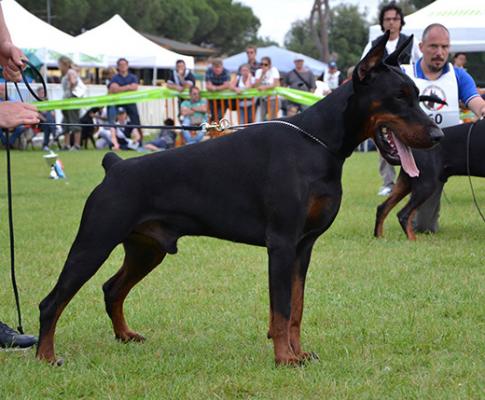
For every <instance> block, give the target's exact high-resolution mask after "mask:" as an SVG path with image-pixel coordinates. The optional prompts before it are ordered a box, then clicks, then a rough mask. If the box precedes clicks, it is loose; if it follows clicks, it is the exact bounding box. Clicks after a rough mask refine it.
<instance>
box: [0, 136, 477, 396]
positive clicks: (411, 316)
mask: <svg viewBox="0 0 485 400" xmlns="http://www.w3.org/2000/svg"><path fill="white" fill-rule="evenodd" d="M302 140H304V139H302ZM103 155H104V152H102V151H94V150H88V151H80V152H64V153H60V158H61V159H62V161H63V163H64V166H65V170H66V173H67V174H68V178H69V179H68V180H67V181H52V180H49V179H47V176H48V168H47V165H46V164H45V162H44V160H43V159H42V153H41V152H40V151H24V152H20V151H15V152H12V154H11V156H12V167H13V168H12V173H13V179H12V183H13V204H14V222H15V234H16V236H15V238H16V266H17V283H18V285H19V289H20V296H21V304H22V307H23V317H24V319H23V321H24V327H25V329H26V330H27V332H28V333H37V331H38V308H37V306H38V304H39V302H40V301H41V300H42V299H43V298H44V297H45V296H46V295H47V293H48V292H49V291H50V290H51V289H52V287H53V285H54V283H55V281H56V280H57V277H58V276H59V273H60V271H61V268H62V265H63V263H64V261H65V258H66V255H67V252H68V251H69V246H70V245H71V243H72V240H73V239H74V236H75V234H76V230H77V227H78V224H79V221H80V218H81V212H82V207H83V204H84V201H85V199H86V198H87V196H88V194H89V193H90V192H91V190H92V189H93V188H94V187H95V186H96V185H97V184H98V183H99V182H100V181H101V180H102V179H103V176H104V171H103V168H102V167H101V159H102V157H103ZM132 155H134V154H132ZM127 156H128V154H127V153H124V154H122V157H127ZM0 164H1V165H3V166H4V165H5V152H4V151H2V152H0ZM377 164H378V158H377V154H376V153H375V152H374V153H366V154H363V153H355V154H354V155H353V156H352V157H351V158H350V159H349V160H348V161H347V162H346V164H345V167H344V170H343V190H344V196H343V201H342V205H341V210H340V213H339V215H338V216H337V219H336V220H335V222H334V224H333V225H332V227H331V228H330V229H329V230H328V231H327V232H326V233H325V234H324V235H323V236H322V238H320V239H319V240H318V241H317V243H316V245H315V250H314V252H313V256H312V261H311V265H310V269H309V273H308V279H307V284H306V297H305V314H304V317H303V337H302V340H303V345H304V347H305V349H307V350H308V351H315V352H316V353H317V354H318V355H319V356H320V361H319V362H314V363H310V364H309V365H307V366H306V367H302V368H275V367H274V363H273V349H272V347H271V342H270V341H268V340H267V339H266V332H267V329H268V307H269V305H268V302H269V300H268V288H267V286H268V278H267V254H266V251H265V249H263V248H258V247H255V246H247V245H241V244H235V243H231V242H227V241H222V240H215V239H208V238H205V237H187V238H183V239H181V240H180V243H179V246H178V247H179V252H178V254H176V255H174V256H167V257H166V259H165V261H164V262H163V264H162V265H161V266H160V267H158V268H157V269H156V270H154V271H153V272H152V273H151V274H149V275H148V276H147V277H146V278H145V279H144V280H143V281H142V282H140V283H139V284H138V285H137V286H136V287H135V288H134V289H133V290H132V292H131V293H130V294H129V296H128V298H127V301H126V307H125V309H126V316H127V321H128V323H129V325H130V326H131V327H132V328H133V329H134V330H137V331H139V332H141V333H143V334H145V336H146V337H147V341H146V342H145V343H143V344H137V343H129V344H121V343H119V342H117V341H116V340H115V339H114V336H113V333H112V329H111V323H110V321H109V318H108V317H107V315H106V312H105V310H104V302H103V292H102V290H101V285H102V284H103V283H104V282H105V281H106V280H107V279H108V278H109V277H110V276H111V275H113V274H114V273H115V272H116V271H117V270H118V268H119V267H120V265H121V264H122V262H123V252H122V251H121V249H120V248H118V249H116V250H115V251H114V252H113V253H112V254H111V256H110V257H109V259H108V260H107V261H106V263H105V265H104V266H103V267H102V268H100V270H99V271H98V273H97V274H96V275H95V276H94V277H93V279H91V280H90V281H88V282H87V283H86V284H85V285H84V286H83V288H82V289H81V290H80V291H79V293H78V294H77V295H76V296H75V298H74V299H73V301H72V302H71V303H70V304H69V305H68V306H67V308H66V310H65V311H64V313H63V315H62V316H61V318H60V320H59V323H58V328H57V337H56V339H57V351H58V355H59V356H61V357H64V359H65V364H64V366H62V367H60V368H56V367H52V366H49V365H45V364H43V363H40V362H38V361H36V360H35V358H34V354H35V349H32V350H27V351H23V352H5V351H0V365H1V370H2V373H1V374H0V398H1V399H2V400H14V399H35V400H47V399H49V400H65V399H93V400H96V399H181V400H184V399H481V398H483V396H484V393H485V382H484V379H483V377H484V376H485V361H484V360H485V347H484V345H483V344H484V343H485V317H484V310H483V304H485V292H484V290H483V287H485V269H484V268H483V266H484V263H483V260H484V258H485V250H484V246H483V238H484V235H485V227H484V224H483V222H482V221H481V220H480V218H478V217H477V212H476V210H475V209H474V208H473V205H472V201H471V197H470V189H469V186H468V181H467V178H466V177H453V178H451V179H450V181H449V182H448V183H447V184H446V188H445V190H446V198H447V199H448V200H445V199H443V202H442V205H441V231H440V233H438V234H436V235H419V237H418V241H417V242H415V243H410V242H408V241H406V240H405V238H404V234H403V232H402V230H401V228H400V226H399V224H398V221H397V218H396V214H395V212H392V214H391V215H390V216H389V218H388V219H387V223H386V232H385V234H386V236H385V238H384V239H382V240H376V239H374V238H373V237H372V229H373V220H374V219H373V218H374V216H375V207H376V205H377V204H378V203H379V202H381V201H382V200H383V199H382V198H379V197H378V196H376V191H377V189H378V187H379V184H380V178H379V175H378V173H377ZM3 171H5V170H4V169H3ZM153 173H155V171H153ZM161 173H163V171H162V172H161ZM473 182H474V186H475V191H476V195H477V198H478V202H479V204H480V205H481V206H482V209H483V207H484V206H485V182H484V180H483V179H478V178H474V179H473ZM5 188H6V185H5V183H4V184H3V185H0V199H1V201H0V217H2V218H0V222H1V224H0V237H1V238H2V240H1V241H0V282H1V285H0V319H1V320H2V321H4V322H7V323H9V324H10V325H12V326H15V321H16V315H15V309H14V301H13V296H12V291H11V288H10V286H9V282H10V275H9V268H8V265H9V257H8V234H7V221H6V215H7V213H6V193H5V190H6V189H5ZM401 204H402V203H401Z"/></svg>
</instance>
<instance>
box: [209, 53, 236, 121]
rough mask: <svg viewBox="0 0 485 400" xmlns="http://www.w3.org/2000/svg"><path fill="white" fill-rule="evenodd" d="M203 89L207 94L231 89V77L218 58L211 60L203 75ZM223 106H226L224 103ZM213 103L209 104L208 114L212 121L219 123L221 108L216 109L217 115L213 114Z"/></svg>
mask: <svg viewBox="0 0 485 400" xmlns="http://www.w3.org/2000/svg"><path fill="white" fill-rule="evenodd" d="M205 87H206V89H207V91H209V92H220V91H222V90H227V89H230V88H231V75H230V74H229V71H228V70H227V69H226V68H224V64H223V62H222V60H221V59H220V58H216V59H214V60H212V63H211V67H209V68H208V70H207V72H206V74H205ZM221 103H224V106H226V102H225V101H224V102H221ZM215 108H216V107H215V101H211V102H210V113H211V116H212V118H213V119H215V120H217V121H219V120H220V119H222V108H223V107H222V106H221V107H217V114H216V112H215Z"/></svg>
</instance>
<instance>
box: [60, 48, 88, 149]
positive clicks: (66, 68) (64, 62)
mask: <svg viewBox="0 0 485 400" xmlns="http://www.w3.org/2000/svg"><path fill="white" fill-rule="evenodd" d="M57 63H58V66H59V69H60V71H61V75H62V78H61V86H62V93H63V95H62V98H63V99H70V98H74V97H84V96H85V95H86V86H85V85H84V83H83V82H82V80H81V78H80V76H79V74H78V72H77V71H76V69H75V68H74V65H73V63H72V60H71V59H70V58H69V57H66V56H61V57H60V58H59V60H58V62H57ZM79 112H80V110H79V109H75V110H62V116H63V119H62V122H63V123H67V124H73V125H71V126H64V130H63V133H64V146H63V147H62V149H63V150H70V149H71V150H80V149H81V126H79V125H76V124H79V123H80V121H79ZM71 135H72V136H73V137H74V140H72V141H71ZM71 142H73V146H72V147H71Z"/></svg>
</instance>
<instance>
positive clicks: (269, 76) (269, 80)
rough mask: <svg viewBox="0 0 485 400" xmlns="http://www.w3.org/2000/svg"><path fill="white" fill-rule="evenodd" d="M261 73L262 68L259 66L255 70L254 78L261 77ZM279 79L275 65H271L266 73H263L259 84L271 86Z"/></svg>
mask: <svg viewBox="0 0 485 400" xmlns="http://www.w3.org/2000/svg"><path fill="white" fill-rule="evenodd" d="M262 74H263V69H262V68H260V69H258V70H257V71H256V75H255V78H256V80H258V79H259V78H261V75H262ZM279 79H280V73H279V71H278V70H277V69H276V67H271V69H269V70H268V71H267V72H266V74H265V75H264V77H263V79H262V80H261V85H264V86H267V85H269V86H271V85H273V84H274V82H275V80H279Z"/></svg>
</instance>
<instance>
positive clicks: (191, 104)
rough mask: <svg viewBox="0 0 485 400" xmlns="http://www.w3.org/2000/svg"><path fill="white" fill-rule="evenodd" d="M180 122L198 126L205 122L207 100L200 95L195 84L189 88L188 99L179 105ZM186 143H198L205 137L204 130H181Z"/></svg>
mask: <svg viewBox="0 0 485 400" xmlns="http://www.w3.org/2000/svg"><path fill="white" fill-rule="evenodd" d="M180 107H181V108H180V114H181V116H182V124H183V125H190V126H199V125H201V124H202V123H204V122H207V100H206V99H202V98H201V97H200V89H199V88H198V87H197V86H192V87H191V88H190V99H189V100H185V101H183V102H182V104H181V106H180ZM182 135H183V137H184V140H185V143H186V144H192V143H198V142H200V141H201V140H203V139H204V137H205V130H200V131H188V130H184V131H182Z"/></svg>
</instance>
